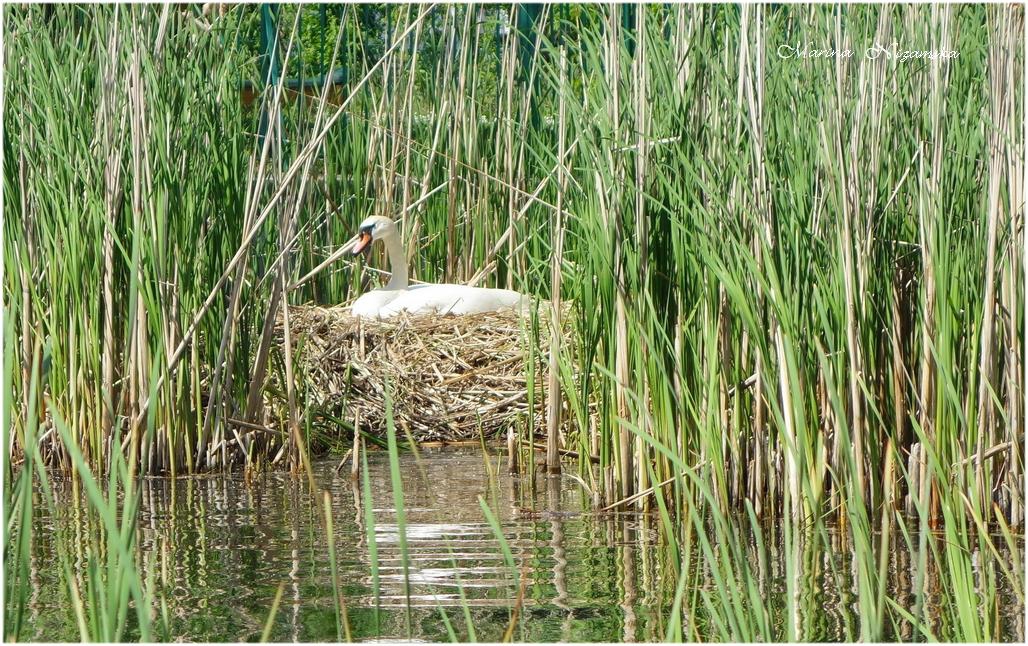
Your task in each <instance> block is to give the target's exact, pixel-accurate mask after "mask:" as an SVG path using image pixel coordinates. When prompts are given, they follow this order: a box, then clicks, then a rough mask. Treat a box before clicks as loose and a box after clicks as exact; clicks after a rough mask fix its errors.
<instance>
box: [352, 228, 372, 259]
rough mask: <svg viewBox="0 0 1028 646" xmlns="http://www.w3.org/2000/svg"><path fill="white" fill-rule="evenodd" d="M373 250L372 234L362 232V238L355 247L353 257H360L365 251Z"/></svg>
mask: <svg viewBox="0 0 1028 646" xmlns="http://www.w3.org/2000/svg"><path fill="white" fill-rule="evenodd" d="M370 248H371V234H370V233H368V232H366V231H361V235H360V238H358V239H357V244H355V245H353V255H355V256H356V255H358V254H360V253H361V252H362V251H364V250H366V249H367V250H370Z"/></svg>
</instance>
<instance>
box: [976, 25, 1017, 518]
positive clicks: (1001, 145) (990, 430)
mask: <svg viewBox="0 0 1028 646" xmlns="http://www.w3.org/2000/svg"><path fill="white" fill-rule="evenodd" d="M997 23H998V24H996V25H995V26H994V29H995V30H996V32H998V33H996V34H995V36H996V37H995V38H993V39H991V42H990V47H989V76H990V79H989V90H990V92H989V98H990V109H991V119H990V120H991V122H992V123H993V124H995V125H994V127H993V128H992V129H991V133H990V136H989V148H988V155H989V165H988V168H989V193H988V207H987V208H988V210H987V214H986V242H985V278H984V282H985V284H984V286H983V288H982V291H983V296H982V299H983V303H982V306H983V307H982V309H983V312H982V323H981V335H980V339H981V344H980V346H979V363H978V405H977V407H976V408H975V411H976V413H975V415H976V417H977V421H978V433H977V435H978V437H977V441H976V444H975V453H976V454H977V455H978V460H977V462H976V464H975V489H976V491H977V495H978V500H980V501H982V502H985V501H986V500H987V498H986V490H987V489H988V488H991V487H989V485H988V484H987V482H986V480H987V474H986V473H985V472H984V468H985V461H984V459H983V457H982V456H983V455H984V453H985V448H986V446H990V447H991V446H992V445H993V444H994V443H995V438H994V424H993V405H992V394H993V392H994V391H998V388H997V387H996V386H994V385H993V372H994V366H993V341H992V339H993V335H994V332H995V325H996V323H995V317H996V246H997V241H996V237H997V233H998V231H999V224H1000V219H1001V218H1003V217H1004V214H1003V209H1004V206H1003V204H1002V203H1001V201H1000V191H1001V188H1002V187H1003V184H1004V183H1005V180H1006V179H1007V178H1006V177H1005V172H1006V169H1005V168H1004V166H1005V162H1006V150H1005V149H1006V144H1005V142H1004V139H1005V138H1006V136H1007V133H1006V132H1004V130H1003V129H1001V126H1002V125H1003V124H1005V123H1006V121H1007V115H1006V111H1007V109H1008V105H1009V104H1008V100H1007V97H1006V93H1007V89H1008V88H1009V87H1010V86H1009V85H1008V83H1009V82H1010V79H1009V78H1008V74H1009V70H1010V69H1011V68H1012V67H1013V64H1012V63H1013V61H1011V60H1010V59H1011V58H1012V53H1011V51H1010V49H1009V47H1010V42H1009V41H1011V40H1012V38H1011V33H1010V31H1011V30H1010V20H1009V13H1008V11H1004V10H999V17H998V19H997ZM1011 134H1013V133H1011ZM983 506H984V507H985V508H984V509H983V510H982V511H983V514H984V515H985V517H986V518H989V517H990V516H991V507H992V506H991V505H988V504H985V505H983Z"/></svg>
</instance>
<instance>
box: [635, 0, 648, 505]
mask: <svg viewBox="0 0 1028 646" xmlns="http://www.w3.org/2000/svg"><path fill="white" fill-rule="evenodd" d="M635 15H636V25H635V38H636V42H637V45H636V50H635V60H634V61H632V67H633V74H632V76H633V78H634V81H635V82H634V83H633V86H634V88H633V89H634V94H635V97H634V98H635V146H636V151H635V178H634V187H635V238H636V244H637V246H638V249H639V270H638V271H639V274H640V275H641V276H642V281H641V286H640V288H641V292H642V293H643V294H649V293H650V250H649V240H650V223H649V219H648V216H647V213H646V153H647V141H646V140H647V137H649V120H648V115H647V110H646V107H647V105H648V99H647V96H646V89H647V86H648V75H649V68H648V66H647V62H648V61H647V60H646V10H645V7H643V8H641V9H639V10H637V11H636V14H635ZM638 302H639V306H638V316H639V320H640V321H645V320H646V318H647V311H646V307H647V300H646V299H645V298H640V299H638ZM639 356H640V358H641V360H642V363H643V365H647V366H648V365H649V364H650V348H649V342H648V341H647V335H645V334H642V335H640V336H639ZM641 373H642V374H641V379H640V381H641V382H642V383H641V387H642V402H643V404H642V405H641V406H640V407H639V411H638V426H639V429H640V430H641V431H642V433H640V434H637V435H636V437H635V464H636V475H635V480H636V484H635V487H634V490H635V491H642V490H644V489H647V488H648V487H649V486H650V485H649V476H648V472H647V465H649V464H650V457H649V453H650V452H649V449H648V448H647V444H646V442H645V441H644V440H643V435H647V436H650V435H652V433H653V429H652V424H651V423H650V415H649V411H650V409H649V402H650V376H649V372H648V371H646V370H642V371H641ZM649 504H650V499H649V498H645V499H643V500H642V501H641V505H638V506H641V507H642V508H643V509H645V510H649Z"/></svg>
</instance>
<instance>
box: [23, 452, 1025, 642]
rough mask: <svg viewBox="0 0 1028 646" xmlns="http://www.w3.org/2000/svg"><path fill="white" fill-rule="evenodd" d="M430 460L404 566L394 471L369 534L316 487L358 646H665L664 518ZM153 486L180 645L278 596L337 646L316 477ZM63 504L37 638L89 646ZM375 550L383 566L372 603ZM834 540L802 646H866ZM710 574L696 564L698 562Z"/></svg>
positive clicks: (76, 548) (245, 624)
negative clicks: (597, 507) (75, 592)
mask: <svg viewBox="0 0 1028 646" xmlns="http://www.w3.org/2000/svg"><path fill="white" fill-rule="evenodd" d="M419 456H420V457H419V458H416V457H415V456H414V455H412V454H405V455H403V456H402V457H401V465H400V469H401V473H402V477H403V491H404V496H405V500H406V502H405V514H406V525H407V531H406V538H407V540H406V549H407V551H408V557H409V558H408V562H409V567H407V568H404V560H403V558H402V552H401V541H400V532H399V527H398V522H397V520H398V519H397V513H396V510H395V509H394V508H393V491H392V487H391V484H390V476H389V462H388V457H387V455H386V454H385V453H384V452H371V453H370V454H369V456H368V460H369V476H370V482H371V489H372V491H371V494H372V500H373V504H372V511H373V513H374V521H375V522H374V525H373V529H372V530H371V532H369V531H368V530H367V527H366V523H365V515H366V510H365V509H364V507H363V504H362V494H361V491H360V489H359V488H357V487H356V486H355V484H354V483H353V482H352V481H351V479H350V476H349V466H348V465H347V467H346V468H344V469H343V471H342V472H341V473H340V474H336V473H335V466H336V465H335V463H334V462H327V461H322V462H317V463H315V467H314V468H315V477H316V481H317V483H318V485H319V487H321V488H323V489H326V490H328V491H329V494H330V497H331V508H332V514H333V526H334V527H333V532H334V536H335V543H336V551H337V560H338V566H339V571H340V584H341V589H342V594H343V599H344V602H345V607H346V614H347V617H348V623H349V627H350V631H351V635H352V637H353V639H355V640H375V639H415V640H430V641H449V640H450V639H451V633H450V631H451V630H452V631H453V636H455V637H456V638H457V639H461V640H467V639H469V638H470V637H471V636H472V635H471V634H470V633H469V629H468V619H470V624H471V626H472V628H473V629H474V635H473V636H474V637H475V638H476V639H478V640H480V641H497V640H500V639H501V638H502V637H503V636H504V634H505V632H506V631H507V630H508V627H510V626H511V625H512V623H513V628H512V631H513V632H512V636H513V638H514V639H515V640H518V641H660V640H662V639H663V636H664V631H665V629H666V622H667V617H668V615H669V607H670V600H671V599H672V598H673V595H674V588H675V584H676V580H675V579H674V577H673V575H671V574H669V572H670V569H669V567H668V559H669V549H668V548H667V547H666V546H661V545H660V542H659V540H658V532H657V523H658V522H659V521H658V519H657V518H656V517H655V516H647V515H642V514H633V513H622V514H596V513H592V512H591V511H589V510H590V505H589V496H588V494H587V493H586V492H585V491H584V489H583V487H582V485H581V484H579V483H578V482H577V481H575V480H574V479H573V478H570V477H564V478H548V477H545V476H544V475H542V474H539V475H537V476H536V477H535V478H534V479H533V478H531V477H512V476H510V475H508V474H507V473H506V470H505V468H503V465H502V462H501V460H500V458H499V457H498V455H496V454H492V455H489V454H486V453H484V452H483V450H482V449H481V448H478V447H475V448H448V449H429V448H423V449H422V450H420V452H419ZM142 486H143V499H142V509H141V512H140V518H139V543H140V556H139V561H140V566H141V567H142V568H143V570H144V571H145V572H146V577H147V578H148V580H151V579H152V582H153V584H154V587H155V591H156V593H157V594H158V595H159V596H163V597H164V600H165V602H166V604H167V608H168V616H169V620H170V621H169V623H170V635H168V637H169V638H171V639H176V640H187V641H200V640H202V641H253V640H257V639H259V637H260V635H261V631H262V629H263V626H264V623H265V622H266V620H267V618H268V614H269V610H270V608H271V606H272V600H273V599H274V598H275V595H276V592H277V591H278V590H279V588H280V587H281V588H282V600H281V604H280V606H279V609H278V612H277V614H276V615H275V617H274V622H273V628H272V633H271V639H272V640H273V641H334V640H336V639H337V630H338V624H337V621H336V609H335V603H334V600H333V586H332V577H331V569H330V563H329V557H328V543H327V540H326V529H325V522H324V512H323V502H322V500H321V498H320V497H319V496H313V497H312V496H311V495H310V493H309V490H308V488H307V485H306V480H305V479H302V478H300V479H294V478H291V477H290V476H288V475H287V474H282V473H267V474H264V475H261V476H259V477H256V478H254V479H252V481H250V482H247V481H246V480H244V478H243V477H242V476H241V475H218V476H209V477H198V478H181V479H177V480H171V479H163V478H148V479H145V480H143V481H142ZM57 494H58V499H59V501H61V504H60V506H59V511H58V512H57V514H56V516H49V515H47V512H46V510H45V506H44V505H37V510H38V513H39V514H40V515H38V516H37V521H36V527H35V532H34V545H33V561H32V579H33V583H34V585H33V595H32V598H31V599H30V600H29V609H28V613H29V617H28V619H29V626H30V628H29V636H30V638H35V639H45V640H48V641H49V640H70V641H77V640H78V633H77V631H76V628H75V625H74V623H73V622H72V619H71V615H70V612H69V611H68V609H67V601H66V599H67V596H66V594H65V592H64V589H63V587H62V586H63V584H62V583H61V578H60V572H59V565H58V563H59V562H58V559H57V558H56V554H55V552H54V550H55V549H56V547H57V545H58V542H60V544H61V545H63V546H64V548H65V549H67V550H69V551H70V553H71V554H77V555H78V556H79V559H80V561H79V563H78V565H79V566H80V567H81V565H82V563H83V562H84V558H85V555H86V554H88V553H89V551H90V547H89V545H90V539H89V538H88V537H89V536H90V535H92V534H95V528H96V520H95V518H93V517H92V516H91V515H90V514H88V513H85V512H84V511H83V509H82V506H81V505H76V504H73V501H74V498H73V494H72V492H71V490H70V488H68V487H64V488H59V490H58V492H57ZM480 499H481V500H483V501H485V503H486V504H487V505H488V507H489V508H490V509H491V511H492V512H493V514H495V516H496V517H497V519H498V521H499V523H500V525H501V526H502V531H503V536H504V538H505V540H506V542H507V544H508V545H509V547H510V550H511V552H512V556H513V558H514V560H515V564H516V569H517V572H516V573H514V572H512V571H511V569H510V568H509V567H508V566H507V564H506V561H505V557H504V554H503V551H502V549H501V546H500V543H499V541H498V539H497V536H496V533H495V532H494V531H493V529H492V528H491V526H490V524H489V523H488V521H487V519H486V517H485V516H484V514H483V511H482V507H481V504H480ZM369 537H373V539H374V547H375V551H376V553H377V562H378V578H379V581H378V594H377V595H376V594H375V581H374V578H373V576H372V557H371V549H370V548H371V545H370V541H369ZM776 537H777V538H776ZM839 538H840V537H833V538H832V541H833V542H835V544H836V546H837V548H838V552H839V553H838V554H831V553H826V552H825V551H821V552H819V553H817V554H816V556H815V557H814V558H815V560H817V563H812V564H811V567H809V571H808V574H807V575H806V576H808V577H809V580H807V585H806V586H805V590H807V592H806V593H805V597H804V598H803V599H802V600H801V602H800V603H799V604H794V606H793V607H797V606H798V607H800V608H803V609H805V610H804V611H803V616H802V617H800V618H798V619H797V618H795V617H794V618H791V620H793V621H798V623H799V625H800V626H801V629H802V631H803V633H802V634H803V637H804V639H807V640H813V641H817V640H849V639H856V638H857V637H859V617H858V616H857V609H858V606H857V603H856V582H855V581H856V579H855V574H854V569H853V567H852V565H853V564H852V559H848V558H847V556H846V552H847V548H846V545H845V542H844V541H841V540H838V541H837V542H836V540H837V539H839ZM764 539H765V541H768V544H769V545H770V546H771V547H770V548H769V549H767V550H760V551H762V552H763V557H764V561H763V562H764V566H763V568H762V569H761V570H760V581H759V587H760V590H761V594H763V595H764V596H765V605H766V607H767V608H768V619H769V622H770V624H771V625H772V626H773V627H774V630H775V633H776V635H777V636H778V638H779V639H784V638H785V637H786V634H787V633H786V632H785V631H786V625H787V623H788V622H789V621H790V618H789V617H787V610H786V607H787V604H786V601H785V595H786V590H787V586H786V585H785V576H786V571H785V569H784V565H783V554H782V551H781V550H777V549H775V545H776V544H778V543H777V542H778V541H779V540H780V537H778V535H777V533H776V532H775V531H774V529H773V528H769V529H768V531H767V534H766V535H765V537H764ZM740 544H741V545H743V546H745V549H747V550H748V551H750V552H751V556H752V558H751V561H752V562H753V563H761V562H762V561H761V558H760V554H758V549H757V547H756V542H755V541H754V539H753V537H752V536H741V537H740ZM897 545H899V543H898V542H897ZM1021 556H1023V553H1022V555H1021ZM805 558H806V557H805ZM808 560H809V559H808ZM699 562H701V561H700V560H699V559H698V555H697V558H694V560H693V564H694V565H695V564H696V563H699ZM913 567H914V563H912V562H911V559H910V558H909V554H905V553H904V552H903V550H902V548H901V547H897V553H896V555H895V558H894V559H892V562H891V566H890V576H889V589H890V596H891V597H892V598H894V599H896V600H897V602H898V603H900V604H901V605H903V606H904V607H913V606H914V605H915V604H916V603H917V599H916V598H915V595H913V594H912V593H911V592H910V589H911V587H912V586H913V581H914V577H913V576H912V575H911V574H910V572H911V570H912V568H913ZM701 574H702V575H701V576H700V577H699V578H698V580H699V581H700V585H698V586H696V589H694V590H692V591H691V594H699V595H701V596H702V595H704V594H708V595H709V594H711V593H712V591H713V590H714V581H713V579H711V578H710V577H709V576H708V574H709V573H708V572H706V570H704V571H703V572H702V573H701ZM840 577H841V578H840ZM999 584H1002V581H1000V582H999ZM926 589H927V588H926ZM998 594H1000V595H1001V597H1000V598H1001V600H1002V603H1001V607H1002V608H1003V612H1002V615H1001V616H1000V617H996V618H993V619H992V620H993V621H996V622H997V623H998V625H999V626H1000V634H1002V635H1003V636H1004V638H1005V639H1008V640H1023V636H1024V622H1023V615H1024V606H1023V602H1021V600H1020V597H1019V595H1017V594H1016V593H1015V592H1014V591H1013V590H1009V589H1001V590H999V592H998ZM711 598H713V599H715V600H716V598H717V597H716V596H713V597H711ZM933 598H934V599H935V600H934V603H936V604H937V605H939V606H940V607H939V610H938V612H939V614H940V615H943V614H944V608H943V607H942V605H943V604H944V594H943V593H942V592H941V591H937V592H936V593H934V597H933V596H932V595H931V594H930V595H929V596H928V597H926V598H925V599H924V603H925V606H926V612H928V613H929V614H930V613H931V612H933V610H932V603H933ZM700 607H702V603H701V604H700ZM515 608H516V610H515ZM512 618H513V622H512ZM447 624H449V627H448V626H447ZM690 631H692V634H693V635H694V636H697V635H698V636H700V637H703V638H705V639H716V638H717V633H716V632H715V628H714V626H713V625H712V623H711V622H710V621H709V620H708V619H706V618H704V617H699V616H698V617H695V618H693V623H692V625H691V628H690ZM890 631H891V628H890V629H887V634H888V636H889V637H890V638H893V639H903V640H917V639H919V638H920V635H919V634H918V633H916V632H913V631H912V630H911V628H910V626H909V625H905V626H900V627H899V629H898V630H896V631H891V632H890ZM344 637H345V635H344Z"/></svg>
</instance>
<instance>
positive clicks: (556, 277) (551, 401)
mask: <svg viewBox="0 0 1028 646" xmlns="http://www.w3.org/2000/svg"><path fill="white" fill-rule="evenodd" d="M566 74H567V55H566V53H565V51H564V48H563V47H562V48H561V50H560V80H559V86H558V90H557V92H558V97H559V98H558V107H557V111H558V117H557V118H558V121H557V212H556V213H555V214H554V217H553V244H554V253H553V260H552V262H551V264H550V298H551V303H550V312H549V314H550V348H549V355H550V356H549V375H548V377H547V385H546V392H547V399H546V429H547V432H546V467H547V471H549V472H550V473H551V474H559V473H560V454H559V450H560V432H559V429H560V407H561V394H560V349H561V337H562V335H563V328H562V326H561V323H560V289H561V265H562V264H563V262H564V183H565V182H564V175H565V169H564V163H563V160H564V136H565V126H566V124H565V116H566V115H565V106H564V103H565V90H566V88H565V85H564V82H565V78H566Z"/></svg>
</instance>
